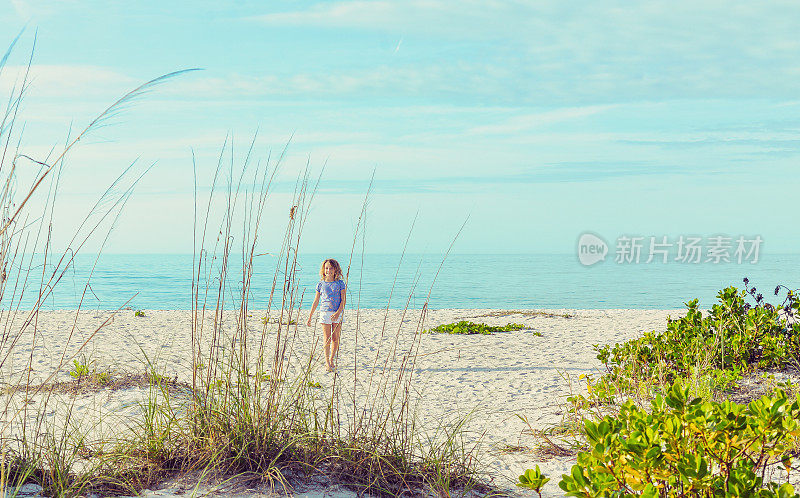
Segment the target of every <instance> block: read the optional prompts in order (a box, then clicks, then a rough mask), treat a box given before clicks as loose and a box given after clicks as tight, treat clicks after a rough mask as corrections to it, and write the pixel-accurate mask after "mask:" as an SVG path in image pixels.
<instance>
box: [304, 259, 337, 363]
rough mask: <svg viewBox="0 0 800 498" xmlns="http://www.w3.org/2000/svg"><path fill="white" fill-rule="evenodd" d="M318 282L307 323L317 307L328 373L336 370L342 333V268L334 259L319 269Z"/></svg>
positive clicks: (324, 262) (309, 323) (324, 263)
mask: <svg viewBox="0 0 800 498" xmlns="http://www.w3.org/2000/svg"><path fill="white" fill-rule="evenodd" d="M319 276H320V279H321V280H320V281H319V283H318V284H317V295H316V296H314V303H313V304H312V305H311V311H310V312H309V313H308V322H306V325H308V326H309V327H310V326H311V317H312V316H314V310H316V309H317V305H318V304H320V297H321V298H322V304H320V307H319V321H320V322H322V332H323V333H324V334H325V369H326V370H327V371H328V372H330V371H332V370H333V369H334V368H336V363H335V362H334V360H335V359H336V354H337V353H338V352H339V335H340V334H341V332H342V312H343V311H344V302H345V285H344V282H343V281H342V267H341V266H339V262H338V261H336V260H335V259H326V260H325V261H323V262H322V266H321V267H320V269H319Z"/></svg>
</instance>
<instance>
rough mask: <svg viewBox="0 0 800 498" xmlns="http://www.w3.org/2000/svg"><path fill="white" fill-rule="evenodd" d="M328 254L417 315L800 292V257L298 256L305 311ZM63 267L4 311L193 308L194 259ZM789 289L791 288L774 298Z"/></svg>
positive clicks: (374, 292)
mask: <svg viewBox="0 0 800 498" xmlns="http://www.w3.org/2000/svg"><path fill="white" fill-rule="evenodd" d="M326 257H335V258H336V259H337V260H338V261H339V262H340V263H341V264H342V266H343V269H344V271H345V272H346V277H347V283H348V294H347V296H348V297H347V299H348V301H347V302H348V304H347V307H348V308H355V307H359V308H362V309H370V308H372V309H374V308H386V307H389V308H391V309H402V308H405V307H408V308H411V309H419V308H422V307H423V306H424V305H425V304H426V303H428V307H429V308H432V309H444V308H495V309H562V308H567V309H603V308H614V309H679V308H683V307H684V306H685V303H686V302H688V301H689V300H692V299H698V300H699V301H700V306H701V307H702V308H706V309H707V308H710V307H711V305H713V304H714V303H715V302H717V294H718V292H719V291H720V290H721V289H723V288H726V287H729V286H735V287H738V288H740V289H743V288H744V285H743V279H744V278H748V279H749V282H750V287H753V286H755V287H756V288H757V289H758V291H757V292H758V293H763V294H764V297H765V298H766V299H767V300H768V301H770V302H777V301H782V299H783V296H784V295H785V288H790V289H797V288H800V254H768V253H767V254H761V255H760V256H759V258H758V260H757V261H755V262H753V261H743V262H742V263H738V262H736V261H731V262H727V263H726V262H724V261H722V262H719V263H712V262H703V261H701V262H698V263H690V262H678V261H673V260H669V261H666V262H664V261H661V260H656V261H652V262H650V263H646V262H644V260H642V261H640V262H639V263H637V262H635V261H634V262H626V261H621V262H617V261H615V260H614V258H613V255H612V256H611V257H609V258H606V259H605V260H603V261H600V262H598V263H596V264H592V265H589V266H586V265H584V264H582V263H581V262H580V261H579V260H578V258H577V257H576V255H574V254H449V255H447V256H446V257H445V255H443V254H405V255H400V254H354V255H352V257H351V255H349V254H334V255H323V254H300V255H299V256H298V258H297V262H296V268H297V274H296V278H297V280H296V281H297V293H296V298H297V300H298V301H301V300H302V301H301V302H302V306H305V307H308V305H309V304H310V302H311V301H312V300H313V297H314V289H315V286H316V284H317V282H318V281H319V267H320V263H321V262H322V261H323V260H324V259H325V258H326ZM56 261H57V260H56V259H55V258H54V257H52V256H50V257H49V258H48V259H47V261H46V262H45V261H44V258H43V257H42V256H41V255H37V256H36V257H33V258H28V259H25V260H22V259H18V260H17V261H15V262H14V264H15V265H16V271H11V270H9V272H8V275H7V279H6V281H5V282H4V284H5V286H4V288H3V292H2V297H1V298H0V307H2V309H9V308H19V309H30V308H31V307H32V305H33V303H34V302H35V301H36V299H37V298H38V296H39V293H40V290H42V289H44V291H43V295H46V296H47V297H46V298H45V299H44V300H43V301H44V302H43V305H42V309H77V308H79V307H80V308H82V309H101V310H111V309H117V308H133V309H142V310H147V309H159V310H163V309H175V310H188V309H191V308H192V274H193V271H192V268H193V264H194V263H193V261H194V258H193V256H192V255H191V254H100V255H99V256H98V255H96V254H78V255H77V256H76V257H75V259H74V261H73V263H72V264H71V265H69V267H68V268H67V269H66V271H63V267H64V266H63V264H62V265H61V267H60V268H61V269H60V270H58V271H57V272H56V275H57V277H58V282H57V283H56V285H54V286H52V290H49V289H50V287H44V288H42V286H40V285H39V282H41V281H42V279H43V276H44V277H45V280H49V279H50V275H52V274H53V271H54V270H55V268H56V264H55V263H56ZM237 261H241V257H238V258H237V257H234V256H231V257H230V259H229V265H228V273H227V277H226V278H225V307H226V308H229V309H230V308H232V307H238V306H239V304H240V302H241V299H242V265H241V264H240V263H237ZM218 262H219V258H218V259H217V260H215V263H214V264H215V265H216V266H212V267H211V268H210V271H209V268H208V267H207V268H206V269H205V271H204V275H207V276H208V277H207V278H206V277H204V278H203V282H202V285H201V289H202V293H201V294H205V289H206V287H208V288H209V293H208V296H209V298H208V299H209V303H212V304H211V306H212V307H213V306H214V305H215V303H214V302H213V301H214V300H215V299H216V296H217V294H218V290H219V288H220V275H219V272H218ZM278 264H279V259H278V258H277V257H275V256H272V255H269V254H265V255H260V256H257V257H255V258H254V265H253V273H252V275H251V277H250V292H249V294H248V307H249V308H250V309H265V308H267V306H268V304H269V296H270V293H271V289H272V288H273V282H274V281H277V282H278V283H277V285H276V291H275V294H274V295H273V299H279V298H278V297H277V296H279V295H280V293H281V291H282V289H283V282H284V273H285V271H284V261H280V266H281V268H277V269H276V267H277V266H278ZM28 268H30V271H28ZM21 269H24V271H20V270H21ZM348 270H349V271H348ZM26 275H27V283H25V284H24V285H23V283H22V280H23V279H22V278H21V277H24V276H26ZM779 285H781V286H784V287H785V288H782V289H781V292H780V295H779V296H778V297H775V296H774V290H775V288H776V286H779ZM23 287H24V288H25V289H26V290H25V292H24V293H22V297H21V298H20V292H19V291H20V289H22V288H23ZM273 307H276V306H275V305H274V304H273Z"/></svg>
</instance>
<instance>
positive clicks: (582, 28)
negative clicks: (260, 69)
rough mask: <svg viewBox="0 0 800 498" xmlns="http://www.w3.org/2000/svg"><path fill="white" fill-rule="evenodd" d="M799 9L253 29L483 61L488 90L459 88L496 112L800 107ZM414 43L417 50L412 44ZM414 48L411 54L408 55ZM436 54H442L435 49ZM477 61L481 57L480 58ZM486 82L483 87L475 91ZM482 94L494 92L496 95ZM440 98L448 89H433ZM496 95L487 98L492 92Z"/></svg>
mask: <svg viewBox="0 0 800 498" xmlns="http://www.w3.org/2000/svg"><path fill="white" fill-rule="evenodd" d="M798 17H800V4H797V3H792V2H770V3H768V4H764V3H749V4H747V3H745V4H741V3H740V4H737V5H736V6H735V7H732V6H731V5H730V4H729V3H726V2H722V1H716V0H714V1H706V2H697V1H694V0H678V1H676V2H669V3H662V2H639V3H636V4H630V3H628V2H623V1H622V0H614V1H605V2H588V3H587V2H560V1H544V2H521V1H520V2H514V1H509V2H490V3H486V2H477V1H466V2H446V1H444V0H411V1H407V2H405V1H389V0H380V1H375V2H367V1H360V0H350V1H339V2H325V3H317V4H314V5H311V6H309V7H306V8H300V9H295V10H291V11H284V12H270V13H267V14H264V15H261V16H255V17H253V18H252V19H253V20H255V21H258V22H260V23H264V24H267V25H269V26H300V27H305V28H309V29H310V30H309V32H313V31H311V30H313V28H326V29H327V28H338V29H341V30H343V31H346V30H361V31H365V32H368V31H381V32H389V33H392V34H401V35H402V36H403V39H404V45H403V47H404V54H409V53H412V52H411V48H410V47H412V46H414V44H415V43H416V44H417V46H420V45H421V46H426V47H429V48H430V49H433V50H428V51H426V53H425V55H424V57H425V58H426V59H430V58H432V57H433V58H435V57H436V54H437V53H441V54H446V55H447V59H448V60H447V61H439V62H443V65H444V66H445V67H448V66H453V61H466V60H469V61H472V62H473V63H474V62H475V61H476V60H483V61H484V64H483V66H484V67H478V66H479V65H478V64H473V69H474V70H476V71H479V72H481V73H483V75H482V78H480V79H479V80H480V81H475V80H472V81H470V80H469V79H468V80H466V81H464V82H463V87H459V83H460V77H461V76H463V75H464V74H465V72H464V71H457V72H453V73H452V76H453V78H452V80H450V82H449V83H451V87H456V88H458V90H457V91H458V92H461V93H467V92H472V93H473V95H474V98H486V97H487V94H489V92H493V93H494V94H495V98H494V99H492V100H491V102H498V101H502V100H505V101H513V100H516V101H518V102H521V103H533V102H535V103H539V104H542V103H550V104H553V103H558V104H559V105H563V104H567V103H568V104H569V105H579V104H580V105H585V104H589V103H592V104H597V103H608V102H618V101H631V100H670V99H677V98H715V97H723V98H724V97H740V96H756V95H761V96H763V95H773V96H780V97H781V98H795V95H796V85H795V82H796V80H797V76H798V73H800V60H799V59H798V57H797V55H798V51H800V41H798V40H797V38H796V36H795V34H794V32H795V30H796V29H795V28H796V27H795V26H794V25H793V23H792V22H791V21H790V20H791V19H797V18H798ZM406 42H407V43H406ZM406 46H408V47H409V50H406ZM434 47H435V48H434ZM476 53H477V54H481V55H479V56H476ZM472 83H476V84H472ZM482 83H489V85H488V87H484V86H482ZM433 88H434V91H435V89H438V88H441V85H440V86H435V87H433ZM483 88H487V90H488V91H486V92H484V91H482V90H483Z"/></svg>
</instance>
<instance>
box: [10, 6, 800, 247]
mask: <svg viewBox="0 0 800 498" xmlns="http://www.w3.org/2000/svg"><path fill="white" fill-rule="evenodd" d="M167 4H168V5H167V6H165V5H164V3H163V2H152V1H137V2H119V1H108V0H105V1H102V2H100V1H91V0H90V1H87V0H81V1H71V0H49V1H38V0H30V1H27V0H12V1H10V2H3V3H0V26H2V27H3V29H2V31H0V47H2V46H4V45H5V46H9V45H10V44H11V43H12V42H13V40H14V39H15V37H16V36H17V34H18V33H20V31H22V35H21V36H20V38H19V40H18V42H17V44H16V46H15V47H14V49H13V51H12V53H11V56H10V57H9V59H8V62H7V65H6V67H5V68H4V69H3V72H2V74H0V96H2V98H3V99H4V101H5V100H6V99H7V96H8V95H9V94H10V92H11V91H12V88H13V85H14V83H15V82H18V81H20V78H21V74H22V72H23V71H24V70H25V68H26V65H27V64H28V60H29V58H31V54H32V59H31V60H32V62H31V68H30V75H31V85H30V86H29V88H28V89H27V92H26V94H25V97H24V101H23V104H22V106H21V109H20V113H19V116H20V117H19V118H18V121H17V126H15V130H16V131H15V132H14V133H15V135H14V137H15V138H14V142H16V141H17V139H18V136H17V135H19V134H20V133H21V134H22V137H21V138H20V139H19V143H20V144H21V145H20V151H22V152H24V153H25V154H26V155H27V156H30V157H33V158H36V159H38V160H42V161H44V160H45V158H47V157H53V154H52V153H50V151H51V150H54V151H56V152H57V151H59V150H61V149H63V146H64V143H65V141H66V140H67V137H68V136H74V134H75V133H76V131H77V130H80V129H82V128H83V127H84V126H86V125H87V124H88V123H89V122H91V120H92V119H93V118H94V117H96V116H97V115H99V114H100V113H102V112H103V110H104V109H106V108H107V107H108V106H109V105H110V104H112V103H113V102H115V101H116V100H117V99H118V98H119V97H121V96H122V95H124V94H125V93H126V92H128V91H130V90H132V89H134V88H136V87H137V86H138V85H140V84H142V83H144V82H147V81H149V80H151V79H153V78H156V77H158V76H160V75H162V74H166V73H170V72H173V71H176V70H181V69H188V68H201V69H202V70H201V71H192V72H188V73H183V74H181V75H178V76H176V77H174V78H171V79H169V80H168V81H166V82H164V83H163V84H160V85H158V86H156V87H154V88H152V89H151V90H150V91H149V92H147V94H146V95H143V96H141V97H140V98H137V99H136V100H135V101H133V102H131V103H129V104H128V105H126V106H124V109H123V110H122V112H119V113H115V114H114V116H113V117H112V118H111V119H109V120H106V121H104V122H103V123H102V124H103V126H102V127H99V128H97V129H94V130H92V131H91V132H90V133H89V134H88V135H87V136H86V137H85V138H83V139H81V141H80V142H79V143H78V144H77V145H76V146H75V147H74V148H73V149H71V150H70V152H69V154H68V156H67V160H66V162H65V166H64V170H63V172H62V175H61V176H60V181H59V189H58V200H57V208H56V213H55V215H54V218H55V219H56V221H55V223H54V227H55V228H54V240H57V241H62V240H64V241H65V240H68V238H69V235H70V234H71V233H73V232H74V231H75V226H76V225H77V224H78V223H79V221H78V220H80V219H83V217H84V216H85V213H86V212H87V210H88V209H89V208H90V207H91V206H92V204H93V203H94V202H95V201H96V200H97V198H98V197H99V196H101V195H102V194H103V192H104V191H105V189H106V188H107V187H108V186H109V185H111V184H112V183H113V182H114V180H115V178H116V177H117V176H118V175H119V174H120V173H121V172H122V171H124V170H125V168H126V167H128V166H129V165H131V164H134V171H136V172H138V171H142V170H144V169H146V168H148V167H150V166H151V165H152V168H150V169H149V170H148V171H147V173H146V174H145V175H144V177H143V178H142V179H141V181H140V182H139V183H138V184H137V185H136V189H135V191H134V193H133V194H132V196H131V197H130V199H129V200H128V202H127V204H126V205H125V208H124V211H123V212H122V214H121V215H120V217H119V219H118V220H117V222H116V223H115V225H114V227H113V231H112V232H111V234H110V236H109V237H108V239H107V240H106V241H105V246H104V250H105V251H106V252H112V253H187V252H191V251H192V241H193V219H194V188H195V187H194V181H195V180H194V173H193V171H194V168H195V167H196V169H197V183H198V193H199V197H200V198H201V199H204V198H206V197H207V195H208V193H209V191H210V187H211V184H212V180H213V177H214V171H215V168H216V166H217V163H218V158H219V157H220V153H221V150H222V148H223V145H224V144H227V145H226V149H225V153H224V154H223V158H224V159H223V163H224V165H225V169H226V170H227V169H228V168H229V167H230V166H231V164H233V165H234V166H233V167H234V169H236V170H237V171H238V168H240V167H241V165H242V164H243V162H244V160H245V157H246V154H247V151H248V148H249V146H250V143H251V142H253V143H254V148H253V154H252V157H253V160H252V161H251V164H252V165H255V164H257V160H258V159H260V160H261V161H262V163H261V164H262V166H263V164H264V163H265V161H266V160H267V158H268V157H269V158H271V161H272V165H271V166H270V167H273V165H274V163H275V158H276V157H278V156H280V154H281V151H283V150H284V147H286V154H285V156H284V159H283V161H282V162H281V163H280V167H279V169H278V170H277V173H276V177H275V183H274V184H273V187H272V190H271V193H270V195H269V198H268V200H267V206H266V208H265V216H264V222H263V224H262V227H261V236H260V239H259V242H258V244H259V250H262V251H265V252H268V251H274V250H277V249H279V247H280V244H281V242H282V238H281V235H282V233H283V232H282V230H283V227H284V226H285V223H286V221H287V214H288V211H289V208H290V207H291V205H292V202H293V201H292V193H293V192H294V189H295V185H296V181H297V178H298V177H300V176H301V175H302V174H303V171H304V170H305V168H306V167H307V166H308V167H310V170H311V176H312V177H313V178H317V176H318V175H320V174H321V181H320V184H319V187H318V189H317V192H316V194H315V197H314V198H313V202H312V205H311V211H310V212H309V217H308V222H307V224H306V225H305V228H304V232H303V242H302V248H303V250H304V251H308V252H313V253H325V252H332V253H342V252H346V251H349V249H350V247H352V245H353V241H354V233H355V229H356V227H357V226H358V224H359V221H358V220H359V215H360V213H361V212H362V205H363V204H364V202H365V201H364V200H365V196H366V193H367V189H368V186H369V184H370V179H371V178H372V177H373V174H374V181H373V184H372V189H371V191H370V193H369V197H368V198H367V201H366V211H365V212H366V229H365V232H364V234H363V237H362V238H360V239H359V240H358V245H359V246H360V247H363V248H364V250H366V251H367V252H381V253H396V252H400V251H401V250H402V249H403V247H404V244H405V243H406V239H407V238H408V241H409V242H408V248H407V250H408V251H411V252H434V253H436V252H444V251H446V250H447V248H448V247H449V246H450V244H451V243H453V251H454V252H458V253H574V251H575V246H576V241H577V240H578V238H579V236H580V235H581V234H582V233H584V232H587V231H589V232H592V233H596V234H600V235H601V236H603V237H604V238H605V239H606V240H609V241H613V240H614V239H616V238H618V237H619V236H622V235H626V234H627V235H642V236H658V237H661V236H668V237H669V238H670V239H675V238H678V237H679V236H681V235H689V234H694V235H698V236H702V237H712V236H715V235H720V234H723V235H729V236H731V237H737V236H739V235H744V236H747V237H753V236H756V235H758V236H760V237H761V238H763V240H764V245H763V247H762V251H765V252H776V253H796V252H797V251H798V249H799V248H800V231H798V230H796V228H795V226H796V221H795V218H796V213H797V201H796V200H795V199H796V196H795V194H796V192H798V187H800V175H798V173H797V170H798V169H797V168H798V159H800V134H799V132H800V92H799V91H798V90H799V89H800V87H799V86H798V81H800V39H798V37H797V36H796V24H797V20H798V19H800V4H798V3H797V2H793V1H786V2H777V1H766V2H730V1H726V2H722V1H707V0H701V1H697V0H692V1H680V0H679V1H674V2H630V1H625V2H622V1H596V2H570V1H561V0H559V1H528V2H515V1H508V2H502V1H493V0H487V1H480V2H476V1H470V0H466V1H460V2H454V1H440V0H410V1H397V2H395V1H389V0H378V1H360V0H358V1H356V0H353V1H331V2H317V1H311V2H309V1H295V0H287V1H280V0H276V1H271V2H255V1H247V0H242V1H232V2H218V1H217V2H211V1H191V2H183V1H173V2H167ZM34 41H35V48H34ZM23 125H24V126H23ZM287 144H288V146H287ZM48 153H50V156H48ZM193 158H194V159H193ZM22 162H24V161H22ZM22 162H21V163H20V164H22ZM193 164H194V165H196V166H193ZM26 167H27V168H28V169H29V171H28V172H29V173H30V171H34V165H33V163H28V164H27V166H26ZM21 170H22V168H21ZM251 170H252V166H251ZM21 174H22V175H23V176H24V174H25V172H24V171H23V172H22V173H21ZM21 182H22V181H21ZM22 183H24V182H22ZM220 197H221V196H220V195H217V197H216V198H215V209H217V208H218V207H220V206H221V202H222V199H221V198H220ZM465 222H466V223H465ZM462 224H463V225H464V228H463V230H461V231H460V233H459V229H460V228H461V226H462ZM412 226H413V229H412ZM409 233H410V234H411V235H410V237H409ZM456 234H458V236H457V237H456ZM100 240H102V238H101V239H100ZM453 241H454V242H453ZM59 243H60V242H59ZM93 243H94V244H97V243H99V242H93ZM87 247H89V248H91V247H93V246H91V245H90V246H87Z"/></svg>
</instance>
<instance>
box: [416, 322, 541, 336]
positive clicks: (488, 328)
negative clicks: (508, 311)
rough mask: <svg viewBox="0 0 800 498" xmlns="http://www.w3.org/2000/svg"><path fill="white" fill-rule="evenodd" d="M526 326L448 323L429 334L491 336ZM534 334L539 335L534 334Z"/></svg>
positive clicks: (517, 324)
mask: <svg viewBox="0 0 800 498" xmlns="http://www.w3.org/2000/svg"><path fill="white" fill-rule="evenodd" d="M524 328H525V326H524V325H522V324H519V323H508V324H506V325H502V326H497V327H496V326H492V325H486V324H485V323H475V322H468V321H466V320H462V321H460V322H456V323H447V324H442V325H438V326H436V327H434V328H432V329H430V330H428V331H427V332H428V333H444V334H483V335H490V334H491V333H492V332H511V331H512V330H522V329H524ZM534 334H538V335H541V334H539V333H538V332H534Z"/></svg>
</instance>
